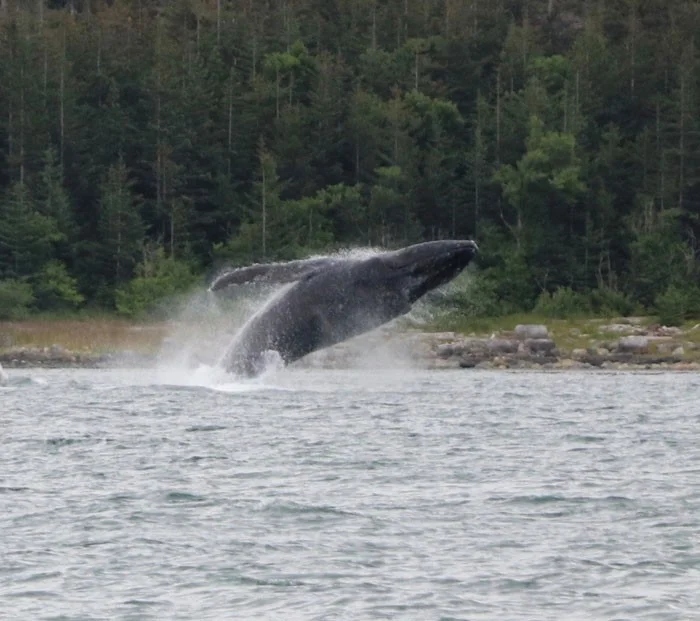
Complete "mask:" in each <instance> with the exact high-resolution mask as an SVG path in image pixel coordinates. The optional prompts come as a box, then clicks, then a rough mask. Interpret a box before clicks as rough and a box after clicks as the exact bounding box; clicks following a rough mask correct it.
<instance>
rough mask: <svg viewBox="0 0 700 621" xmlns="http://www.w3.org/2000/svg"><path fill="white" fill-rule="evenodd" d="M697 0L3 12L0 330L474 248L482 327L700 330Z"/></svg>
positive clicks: (1, 4)
mask: <svg viewBox="0 0 700 621" xmlns="http://www.w3.org/2000/svg"><path fill="white" fill-rule="evenodd" d="M699 38H700V3H698V2H697V1H696V0H111V1H110V0H0V58H1V59H2V60H1V61H0V316H2V315H3V314H4V316H6V317H7V316H12V314H13V313H16V312H17V311H18V310H38V311H60V310H66V309H68V310H70V309H77V308H81V307H85V306H87V307H97V308H106V309H115V308H116V309H118V310H119V311H121V312H124V313H132V314H135V313H138V312H140V311H142V310H145V309H147V308H148V306H149V305H150V304H151V303H152V302H153V301H154V300H155V299H157V298H158V297H160V296H164V295H168V294H170V293H172V292H174V291H176V290H177V289H179V288H182V287H187V286H189V285H190V284H192V283H193V282H195V281H196V279H197V278H200V279H201V278H202V275H207V274H211V273H212V272H213V271H214V270H216V269H217V267H219V266H221V265H223V264H228V265H235V264H243V263H249V262H253V261H263V260H278V259H280V260H283V259H290V258H296V257H301V256H306V255H308V254H312V253H320V252H325V251H329V250H333V249H336V248H344V247H348V246H357V245H363V246H364V245H371V246H384V247H396V246H401V245H405V244H409V243H413V242H417V241H421V240H429V239H438V238H455V237H457V238H467V237H468V238H474V239H476V240H477V241H478V242H479V245H480V247H481V249H482V252H481V254H480V256H479V260H478V266H479V271H478V274H477V275H476V276H475V277H474V282H473V286H472V292H471V295H470V296H468V299H465V300H464V304H465V305H468V306H470V312H473V313H475V314H499V313H508V312H515V311H527V310H531V309H533V308H534V307H536V306H539V307H540V308H546V307H547V306H548V305H549V306H550V307H552V306H554V307H556V306H557V305H559V306H560V307H561V308H564V309H566V308H567V305H568V306H569V307H571V310H576V309H583V308H585V309H587V310H589V311H591V312H597V311H603V310H611V311H615V312H632V311H633V310H637V309H644V310H649V311H654V310H655V309H657V308H660V307H663V306H664V305H665V307H669V306H670V307H672V308H674V309H676V310H678V312H679V313H680V314H681V315H683V316H685V315H688V314H697V313H698V312H700V269H699V266H698V263H699V259H700V242H699V241H698V240H699V238H700V49H699V48H700V40H699Z"/></svg>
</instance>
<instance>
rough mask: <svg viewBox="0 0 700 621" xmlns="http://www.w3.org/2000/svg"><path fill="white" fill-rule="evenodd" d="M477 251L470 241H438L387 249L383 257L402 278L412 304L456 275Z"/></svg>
mask: <svg viewBox="0 0 700 621" xmlns="http://www.w3.org/2000/svg"><path fill="white" fill-rule="evenodd" d="M478 250H479V248H478V246H477V245H476V243H475V242H473V241H471V240H441V241H432V242H425V243H422V244H415V245H414V246H409V247H407V248H403V249H401V250H395V251H393V252H388V253H386V254H385V255H383V256H382V260H383V262H384V264H385V265H386V266H387V267H388V268H389V269H390V270H391V271H393V272H394V273H395V274H396V275H397V276H400V277H401V279H402V281H403V282H404V287H405V292H406V295H407V296H408V300H409V302H411V303H413V302H415V301H416V300H418V299H419V298H421V297H422V296H423V295H425V294H426V293H427V292H428V291H431V290H432V289H435V288H436V287H439V286H440V285H443V284H445V283H447V282H449V281H451V280H452V279H453V278H455V277H456V276H457V275H458V274H459V273H460V272H461V271H462V270H463V269H464V268H465V267H467V265H468V264H469V262H470V261H471V260H472V259H473V258H474V256H475V255H476V253H477V252H478Z"/></svg>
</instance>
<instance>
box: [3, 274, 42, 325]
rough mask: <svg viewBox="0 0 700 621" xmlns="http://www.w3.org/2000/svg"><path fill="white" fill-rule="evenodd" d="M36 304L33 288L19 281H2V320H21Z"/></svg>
mask: <svg viewBox="0 0 700 621" xmlns="http://www.w3.org/2000/svg"><path fill="white" fill-rule="evenodd" d="M33 303H34V295H33V294H32V288H31V286H30V285H28V284H27V283H26V282H22V281H19V280H0V319H21V318H22V317H24V316H26V315H27V313H28V312H29V307H30V306H31V305H32V304H33Z"/></svg>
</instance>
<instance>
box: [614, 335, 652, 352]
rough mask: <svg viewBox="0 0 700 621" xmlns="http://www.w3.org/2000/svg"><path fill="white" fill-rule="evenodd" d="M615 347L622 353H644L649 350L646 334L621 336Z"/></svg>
mask: <svg viewBox="0 0 700 621" xmlns="http://www.w3.org/2000/svg"><path fill="white" fill-rule="evenodd" d="M616 349H617V351H619V352H622V353H631V354H646V353H648V352H649V339H648V338H647V337H646V336H623V337H621V338H620V340H619V341H618V343H617V348H616Z"/></svg>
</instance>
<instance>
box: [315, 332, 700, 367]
mask: <svg viewBox="0 0 700 621" xmlns="http://www.w3.org/2000/svg"><path fill="white" fill-rule="evenodd" d="M598 329H599V331H600V332H602V333H604V334H610V335H613V336H614V338H610V339H605V340H600V341H598V340H595V339H593V343H592V344H591V345H590V346H588V347H586V348H582V347H575V348H568V349H567V348H565V347H560V346H559V345H558V344H557V342H556V340H555V338H554V337H553V336H552V334H551V332H550V330H549V329H548V327H547V326H545V325H542V324H521V325H517V326H516V327H515V329H514V330H512V331H503V332H499V333H494V334H492V335H490V336H488V337H484V336H477V335H470V336H465V335H463V334H459V333H456V332H413V331H403V332H395V331H390V330H386V331H383V334H382V331H380V338H377V337H376V335H375V336H374V338H373V343H371V344H370V342H369V339H368V338H367V337H359V338H357V339H353V340H352V341H348V342H346V343H342V344H340V345H336V346H335V347H332V348H329V349H327V350H323V351H320V352H316V353H314V354H311V356H308V357H307V358H306V359H305V360H304V361H303V364H304V366H316V367H331V368H345V367H352V366H364V365H363V361H365V362H366V363H368V364H371V363H372V359H373V358H374V357H375V356H374V355H373V353H376V356H377V357H379V358H380V359H381V358H383V357H389V358H395V359H397V360H406V361H409V362H410V363H411V364H412V365H414V366H419V367H422V368H429V369H457V368H462V369H543V370H545V369H546V370H557V369H560V370H568V369H619V370H624V369H629V370H644V369H665V370H677V371H697V370H700V360H699V358H700V347H699V346H698V344H696V343H694V342H693V341H690V340H687V339H684V336H685V333H684V332H683V331H682V330H680V329H679V328H675V327H668V328H667V327H664V326H647V327H645V326H642V325H640V324H638V323H635V322H634V321H630V322H629V323H617V324H610V325H603V326H600V327H599V328H598ZM693 330H700V325H698V326H695V328H693ZM575 336H581V335H580V334H578V335H575ZM377 343H379V344H377Z"/></svg>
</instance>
